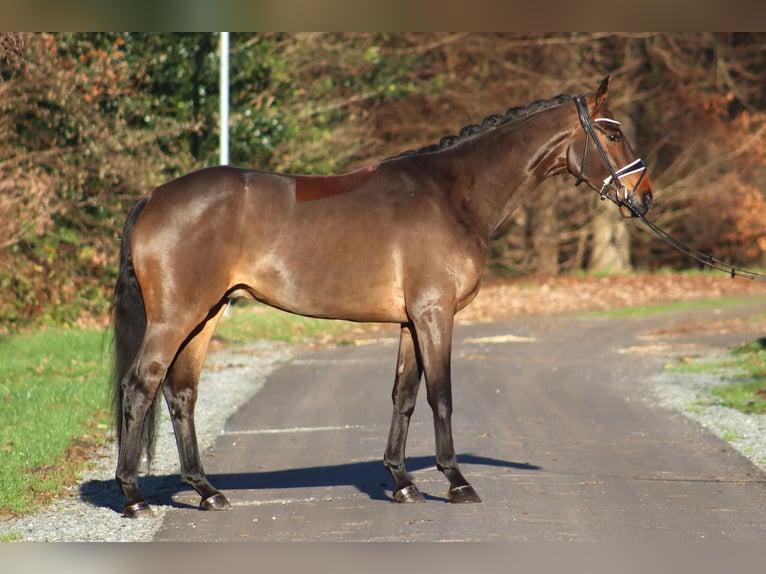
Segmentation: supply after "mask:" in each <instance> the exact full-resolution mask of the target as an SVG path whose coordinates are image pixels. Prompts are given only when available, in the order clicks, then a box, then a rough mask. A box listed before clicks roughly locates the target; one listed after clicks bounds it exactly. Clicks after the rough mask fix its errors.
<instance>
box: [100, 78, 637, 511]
mask: <svg viewBox="0 0 766 574" xmlns="http://www.w3.org/2000/svg"><path fill="white" fill-rule="evenodd" d="M608 88H609V77H608V76H607V77H606V78H604V80H603V81H602V82H601V84H600V85H599V86H598V88H597V90H596V92H595V93H588V94H583V95H579V96H574V97H573V96H570V95H567V94H562V95H559V96H556V97H554V98H551V99H548V100H538V101H535V102H533V103H531V104H529V105H526V106H520V107H514V108H511V109H509V110H508V111H507V112H506V113H505V114H495V115H491V116H488V117H487V118H485V120H484V121H483V122H482V123H481V124H479V125H472V126H467V127H466V128H463V129H462V130H461V132H460V134H459V135H456V136H447V137H445V138H442V139H441V141H440V142H439V143H438V144H434V145H431V146H427V147H423V148H420V149H416V150H410V151H407V152H404V153H401V154H399V155H396V156H392V157H389V158H387V159H383V160H381V161H379V162H378V163H375V164H373V165H370V166H368V167H365V168H362V169H358V170H356V171H352V172H349V173H346V174H340V175H338V174H336V175H328V176H316V175H313V176H309V175H290V174H284V173H275V172H270V171H264V170H259V169H245V168H240V167H232V166H216V167H209V168H204V169H201V170H199V171H195V172H193V173H190V174H186V175H184V176H181V177H179V178H177V179H174V180H172V181H170V182H168V183H165V184H163V185H160V186H159V187H157V188H155V189H154V190H152V191H151V192H149V193H148V194H147V195H145V196H144V197H142V198H141V199H140V200H138V202H137V203H136V204H135V206H134V207H133V209H132V210H131V211H130V213H129V215H128V216H127V219H126V222H125V225H124V229H123V235H122V240H121V245H120V250H119V275H118V279H117V281H116V285H115V288H114V297H113V302H112V323H113V329H114V365H113V373H112V388H113V392H114V399H115V400H114V403H115V409H114V410H115V421H116V435H117V449H118V460H117V466H116V472H115V478H116V481H117V484H118V485H119V487H120V489H121V490H122V493H123V494H124V496H125V498H126V504H125V507H124V509H123V511H122V514H123V516H126V517H131V518H132V517H141V516H151V515H152V514H153V511H152V510H151V507H150V506H149V504H148V503H147V502H146V501H145V499H144V497H143V495H142V493H141V492H140V490H139V487H138V480H137V474H138V468H139V463H140V460H141V458H142V456H143V455H144V453H145V454H146V457H147V459H148V461H149V463H151V457H152V452H153V444H154V442H155V425H156V413H157V412H158V403H159V402H160V401H159V395H160V393H159V392H158V391H159V390H160V389H161V390H162V395H163V396H164V398H165V401H166V403H167V407H168V409H169V411H170V418H171V421H172V425H173V430H174V433H175V438H176V444H177V447H178V455H179V459H180V472H181V478H182V480H183V481H184V482H185V483H187V484H188V485H190V486H191V487H192V488H193V489H194V490H196V491H197V493H198V494H199V495H200V497H201V502H200V505H199V507H200V509H202V510H224V509H227V508H230V507H231V504H230V502H229V501H228V499H227V498H226V497H225V496H224V495H223V494H222V493H221V492H220V491H218V490H217V489H216V488H215V487H214V486H213V485H212V484H211V483H210V482H209V481H208V479H207V477H206V475H205V472H204V469H203V465H202V462H201V460H200V453H199V448H198V445H197V437H196V433H195V426H194V406H195V402H196V399H197V387H198V382H199V375H200V370H201V368H202V364H203V361H204V359H205V356H206V353H207V350H208V343H209V342H210V339H211V336H212V335H213V332H214V330H215V327H216V323H217V322H218V320H219V319H220V317H221V315H222V314H223V312H224V310H225V308H226V306H227V303H228V302H229V300H230V299H232V298H235V297H246V298H249V299H254V300H256V301H260V302H262V303H265V304H267V305H270V306H272V307H276V308H278V309H281V310H284V311H287V312H290V313H295V314H299V315H304V316H309V317H319V318H332V319H342V320H347V321H363V322H383V323H393V324H398V325H399V326H400V331H399V347H398V355H397V362H396V372H395V376H394V386H393V392H392V395H391V398H392V401H393V414H392V418H391V426H390V431H389V434H388V440H387V444H386V448H385V453H384V455H383V463H384V465H385V467H386V468H387V469H388V471H389V472H390V474H391V476H392V478H393V480H394V482H395V487H394V489H393V500H394V501H396V502H400V503H411V502H422V501H424V497H423V495H422V494H421V492H420V491H419V490H418V488H417V486H416V485H415V484H414V482H413V480H412V477H411V476H410V474H409V473H408V472H407V469H406V467H405V443H406V440H407V431H408V426H409V423H410V417H411V415H412V412H413V409H414V407H415V400H416V396H417V393H418V389H419V387H420V381H421V378H425V384H426V391H427V401H428V404H429V405H430V407H431V409H432V413H433V420H434V432H435V437H436V441H435V450H436V463H437V468H438V469H439V470H440V471H441V472H443V473H444V476H445V477H446V479H447V480H448V482H449V489H448V491H447V496H448V499H449V500H450V501H451V502H454V503H472V502H481V499H480V497H479V495H478V494H477V492H476V491H475V490H474V488H473V487H472V486H471V485H470V483H469V482H468V481H467V480H466V478H465V477H464V476H463V474H462V473H461V471H460V468H459V466H458V461H457V457H456V454H455V447H454V441H453V433H452V422H451V417H452V410H453V405H452V392H451V384H452V382H451V377H450V358H451V348H452V331H453V323H454V316H455V314H456V313H457V312H458V311H459V310H461V309H463V308H464V307H465V306H466V305H468V304H469V303H470V302H471V300H473V299H474V297H475V296H476V295H477V293H478V292H479V287H480V282H481V277H482V271H483V268H484V266H485V263H486V259H487V248H488V244H489V241H490V239H491V238H492V237H493V235H494V234H495V232H496V231H497V230H498V229H499V228H500V227H501V226H502V225H503V223H504V222H505V221H506V220H507V219H508V217H509V216H510V215H511V213H512V212H513V210H514V209H515V208H516V207H517V206H518V205H519V202H520V201H521V199H522V197H523V196H524V195H525V194H526V192H528V191H530V190H531V189H533V188H534V187H535V186H537V185H538V184H539V183H540V182H541V181H542V180H543V179H545V178H547V177H551V176H555V175H560V174H565V173H567V172H568V173H569V174H571V175H572V176H574V177H575V178H576V179H577V183H578V184H579V183H580V182H582V181H584V182H586V183H587V184H588V186H590V187H591V188H593V189H594V190H597V191H599V192H600V193H601V194H602V197H608V198H609V199H611V200H612V201H614V202H615V203H617V204H618V205H619V208H620V211H621V213H622V215H623V216H624V217H632V216H637V215H641V214H643V213H646V211H647V210H648V209H649V207H650V205H651V202H652V188H651V184H650V183H649V179H648V178H645V177H644V175H645V166H644V165H643V162H642V161H641V159H640V158H637V157H636V155H635V154H634V152H633V150H632V148H631V146H630V144H629V142H628V141H627V139H626V138H625V135H624V134H623V133H622V131H621V129H620V123H619V122H618V121H617V120H615V119H614V118H613V117H612V115H611V113H610V112H609V110H608V109H607V107H606V103H605V102H606V96H607V92H608ZM589 150H590V151H591V153H589ZM616 166H624V167H623V168H620V169H617V168H616Z"/></svg>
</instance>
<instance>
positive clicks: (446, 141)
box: [389, 94, 572, 159]
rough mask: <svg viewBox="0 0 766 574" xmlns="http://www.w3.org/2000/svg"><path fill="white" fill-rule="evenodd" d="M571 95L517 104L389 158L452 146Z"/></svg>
mask: <svg viewBox="0 0 766 574" xmlns="http://www.w3.org/2000/svg"><path fill="white" fill-rule="evenodd" d="M571 101H572V96H570V95H569V94H560V95H558V96H556V97H553V98H551V99H549V100H537V101H534V102H532V103H531V104H527V105H526V106H517V107H514V108H510V109H508V111H506V112H505V113H504V114H491V115H489V116H487V117H486V118H484V119H483V120H482V122H481V124H471V125H468V126H465V127H464V128H462V129H461V130H460V132H459V133H458V134H457V135H448V136H444V137H443V138H441V139H440V140H439V142H438V143H435V144H430V145H426V146H423V147H419V148H416V149H410V150H407V151H403V152H402V153H400V154H398V155H395V156H393V157H391V158H389V159H396V158H400V157H406V156H411V155H420V154H424V153H433V152H437V151H441V150H443V149H447V148H450V147H453V146H455V145H457V144H459V143H461V142H463V141H465V140H468V139H471V138H473V137H475V136H478V135H481V134H483V133H485V132H488V131H490V130H493V129H495V128H497V127H499V126H503V125H506V124H510V123H513V122H516V121H519V120H521V119H522V118H525V117H527V116H529V115H532V114H536V113H537V112H542V111H545V110H548V109H550V108H555V107H557V106H560V105H561V104H563V103H565V102H571Z"/></svg>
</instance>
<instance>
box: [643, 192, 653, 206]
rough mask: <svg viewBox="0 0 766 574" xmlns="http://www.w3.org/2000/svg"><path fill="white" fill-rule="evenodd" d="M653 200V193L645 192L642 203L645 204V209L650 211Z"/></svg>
mask: <svg viewBox="0 0 766 574" xmlns="http://www.w3.org/2000/svg"><path fill="white" fill-rule="evenodd" d="M652 199H654V196H653V195H652V192H651V191H645V192H644V193H642V194H641V203H643V204H644V207H646V208H647V209H649V206H651V205H652Z"/></svg>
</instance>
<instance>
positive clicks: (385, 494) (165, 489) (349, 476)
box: [79, 454, 541, 512]
mask: <svg viewBox="0 0 766 574" xmlns="http://www.w3.org/2000/svg"><path fill="white" fill-rule="evenodd" d="M459 460H460V463H461V465H481V466H492V467H499V468H511V469H517V470H529V471H537V470H541V467H539V466H536V465H533V464H529V463H520V462H511V461H505V460H499V459H494V458H489V457H484V456H477V455H473V454H462V455H460V456H459ZM433 466H434V459H433V456H421V457H413V458H408V459H407V469H408V470H410V471H418V470H424V469H427V468H432V467H433ZM207 476H208V478H209V479H210V482H211V483H212V484H213V485H215V487H216V488H218V489H219V490H221V491H222V492H224V493H226V491H232V490H269V489H273V490H280V489H295V488H312V487H314V488H319V487H333V486H338V487H341V486H352V487H355V488H356V489H357V490H358V491H359V492H361V493H364V494H366V495H367V496H369V498H370V499H371V500H385V501H393V481H392V479H391V476H390V475H389V474H388V471H387V470H386V468H385V467H384V466H383V463H382V462H381V461H380V460H379V459H376V460H369V461H361V462H353V463H347V464H337V465H326V466H312V467H305V468H295V469H287V470H277V471H268V472H244V473H225V474H208V475H207ZM138 483H139V488H140V489H141V491H142V492H144V493H145V494H147V500H148V502H149V503H150V504H157V505H161V506H169V507H171V508H196V506H193V505H190V504H187V503H185V502H182V501H179V500H178V499H177V498H176V495H178V494H179V493H182V492H187V491H191V488H189V487H188V486H186V485H185V484H183V483H182V482H181V479H180V476H179V475H178V474H161V475H147V476H140V477H139V479H138ZM79 494H80V500H82V501H83V502H86V503H88V504H90V505H92V506H96V507H100V508H110V509H112V510H114V511H116V512H121V511H122V507H123V506H124V504H125V498H124V496H123V495H122V493H121V492H120V490H119V488H118V487H117V484H116V483H115V481H114V480H95V479H94V480H88V481H86V482H84V483H82V484H81V485H80V489H79ZM423 495H424V497H425V498H426V499H431V500H439V501H444V502H446V501H447V497H446V496H443V497H442V496H435V495H431V494H427V493H423Z"/></svg>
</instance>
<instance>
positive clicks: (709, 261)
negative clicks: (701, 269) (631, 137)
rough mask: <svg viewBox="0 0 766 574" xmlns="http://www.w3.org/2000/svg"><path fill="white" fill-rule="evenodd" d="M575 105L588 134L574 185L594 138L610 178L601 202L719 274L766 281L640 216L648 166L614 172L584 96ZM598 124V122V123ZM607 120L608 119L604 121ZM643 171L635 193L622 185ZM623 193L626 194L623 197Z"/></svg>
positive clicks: (635, 165) (640, 163) (633, 165)
mask: <svg viewBox="0 0 766 574" xmlns="http://www.w3.org/2000/svg"><path fill="white" fill-rule="evenodd" d="M573 99H574V102H575V105H576V106H577V113H578V115H579V116H580V123H581V124H582V127H583V130H584V131H585V149H584V150H583V154H582V163H581V164H580V175H579V176H578V177H577V181H576V182H575V185H576V186H577V185H580V184H581V183H582V182H583V173H584V171H585V160H586V158H587V156H588V140H589V139H591V138H592V139H593V144H594V145H595V147H596V149H597V150H598V153H599V155H600V156H601V160H602V161H603V162H604V165H605V166H606V168H607V170H609V177H607V178H606V179H605V180H604V184H603V186H602V187H601V190H600V191H599V194H600V195H601V199H602V200H604V199H609V200H610V201H611V202H613V203H615V204H616V205H618V206H623V205H624V206H625V207H627V208H628V209H629V210H630V212H631V213H632V214H633V216H634V217H637V218H638V219H640V220H641V222H642V223H643V224H644V225H646V226H647V227H648V228H649V229H651V230H652V231H653V232H654V234H655V235H657V236H658V237H659V238H660V239H662V240H663V241H664V242H665V243H667V244H668V245H670V246H671V247H673V248H674V249H677V250H678V251H680V252H681V253H683V254H684V255H687V256H688V257H690V258H692V259H694V260H696V261H698V262H699V263H702V264H703V265H707V266H708V267H710V268H712V269H717V270H719V271H723V272H725V273H728V274H729V275H731V277H742V278H745V279H750V280H758V281H766V275H763V274H761V273H756V272H755V271H749V270H747V269H743V268H741V267H736V266H734V265H730V264H728V263H726V262H724V261H721V260H720V259H716V258H715V257H713V256H712V255H710V254H707V253H702V252H701V251H698V250H696V249H694V248H693V247H691V246H689V245H687V244H686V243H684V242H683V241H680V240H678V239H676V238H674V237H672V236H671V235H670V234H669V233H667V232H666V231H664V230H663V229H661V228H660V227H658V226H657V225H655V224H654V223H652V222H651V221H649V220H648V219H647V218H646V216H645V215H644V214H642V213H641V211H640V210H639V209H638V207H637V206H636V204H635V202H634V201H633V197H634V193H635V190H636V189H637V188H638V185H639V184H640V183H641V179H643V177H644V174H645V173H646V166H645V164H644V162H643V160H642V159H637V160H635V161H634V162H632V163H630V164H628V165H626V166H624V167H622V168H620V169H618V170H615V169H614V167H613V166H612V162H611V161H610V160H609V156H608V155H607V153H606V150H605V149H604V148H603V146H602V145H601V142H600V141H598V138H597V137H596V133H595V131H594V128H593V122H594V120H592V119H591V117H590V113H588V107H587V106H586V104H585V96H582V95H580V96H575V97H574V98H573ZM595 121H599V120H595ZM602 121H606V120H602ZM639 170H640V171H641V172H642V173H641V177H640V178H639V179H638V181H637V182H636V185H635V186H633V190H632V191H631V192H630V193H628V190H627V188H626V187H625V186H624V185H622V181H621V180H620V176H625V175H628V174H631V173H636V172H638V171H639ZM612 185H614V187H615V192H614V197H612V196H610V195H609V191H610V188H611V187H612ZM623 192H624V195H622V194H623Z"/></svg>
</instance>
